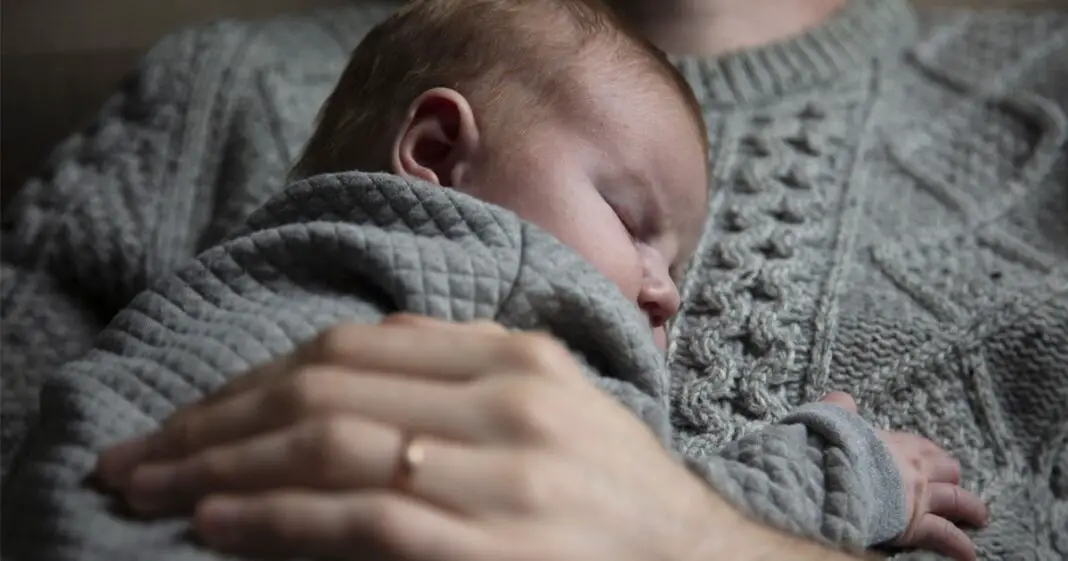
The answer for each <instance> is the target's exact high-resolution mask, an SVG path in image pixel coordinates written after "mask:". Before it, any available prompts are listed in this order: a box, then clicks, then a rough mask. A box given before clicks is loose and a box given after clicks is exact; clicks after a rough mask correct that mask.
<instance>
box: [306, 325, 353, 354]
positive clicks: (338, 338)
mask: <svg viewBox="0 0 1068 561" xmlns="http://www.w3.org/2000/svg"><path fill="white" fill-rule="evenodd" d="M358 329H359V327H358V326H356V325H351V324H340V325H335V326H333V327H329V328H327V329H325V330H324V331H322V332H321V333H319V335H317V336H316V337H315V339H313V340H312V342H311V344H310V349H309V350H310V354H311V356H312V357H313V359H314V360H318V361H322V362H327V363H333V362H340V361H342V360H344V358H345V357H346V356H348V354H349V347H350V346H351V345H352V341H353V339H354V338H356V337H358V336H359V334H358V333H357V330H358Z"/></svg>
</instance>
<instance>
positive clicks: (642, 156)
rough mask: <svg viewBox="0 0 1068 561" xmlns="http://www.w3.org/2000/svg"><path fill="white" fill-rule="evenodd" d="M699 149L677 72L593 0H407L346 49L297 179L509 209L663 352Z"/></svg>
mask: <svg viewBox="0 0 1068 561" xmlns="http://www.w3.org/2000/svg"><path fill="white" fill-rule="evenodd" d="M706 152H707V139H706V136H705V129H704V123H703V121H702V120H701V113H700V109H699V107H698V104H697V102H696V100H695V99H694V98H693V94H692V93H691V92H690V90H689V88H688V87H687V85H686V83H685V81H684V80H683V79H682V77H681V76H680V75H679V74H678V73H677V72H676V70H675V69H674V68H673V67H672V66H671V65H670V63H669V62H668V61H667V59H666V58H665V57H664V55H663V54H662V53H661V52H660V51H658V50H656V48H655V47H653V46H652V45H651V44H649V43H648V42H646V41H645V40H644V39H642V38H640V37H639V36H638V35H636V34H634V33H632V32H631V31H629V30H628V29H627V28H626V27H624V26H623V24H621V23H620V21H619V20H617V19H616V18H615V17H614V16H613V14H612V13H611V12H610V11H609V10H608V9H607V8H606V7H604V6H603V5H602V4H600V2H599V1H598V0H523V1H516V0H414V1H412V2H409V3H408V4H407V5H406V6H405V7H404V8H402V9H401V10H400V11H399V12H398V13H396V14H395V15H393V16H392V17H390V18H389V19H387V20H386V21H385V22H383V23H382V24H380V25H379V26H377V27H376V28H375V29H373V30H372V31H371V32H370V33H369V34H368V36H367V37H366V38H365V39H364V41H363V42H362V43H361V44H360V45H359V46H358V47H357V48H356V50H355V52H354V53H353V56H352V60H351V61H350V62H349V65H348V67H347V68H346V69H345V72H344V74H343V75H342V77H341V80H340V82H339V83H338V85H337V88H336V89H335V90H334V92H333V93H332V94H331V96H330V98H329V99H328V100H327V102H326V104H325V106H324V107H323V110H322V113H321V114H320V117H319V124H318V127H317V129H316V131H315V133H314V134H313V135H312V138H311V140H310V141H309V143H308V146H307V147H306V149H305V153H304V155H303V157H302V158H301V160H300V161H299V162H298V163H297V165H296V167H295V168H294V175H295V176H299V177H307V176H310V175H315V174H320V173H328V172H339V171H346V170H355V169H359V170H362V171H385V172H391V173H396V174H398V175H401V176H406V177H410V178H418V179H422V180H425V181H428V182H431V183H436V184H439V185H442V186H444V187H450V188H453V189H456V190H458V191H462V192H464V193H466V194H469V195H471V196H474V197H477V198H479V199H482V200H485V201H487V202H491V203H495V204H497V205H500V206H503V207H505V208H508V209H510V210H512V211H513V212H515V213H516V214H518V215H519V216H520V217H521V218H523V219H525V220H527V221H530V222H532V223H534V224H537V225H538V226H540V227H542V228H543V229H545V230H547V231H548V232H550V233H551V234H553V235H554V236H556V237H557V238H558V239H559V240H560V241H561V242H563V243H565V244H567V245H569V246H570V247H571V248H572V249H574V250H575V251H577V252H578V253H579V254H580V255H582V256H583V257H585V258H586V259H587V260H589V261H590V262H591V263H592V264H593V265H594V266H595V267H597V269H598V270H600V271H601V272H602V273H603V274H604V275H605V276H607V277H608V278H609V279H610V280H612V281H613V282H614V283H615V284H616V285H617V286H618V287H619V288H620V290H622V292H623V294H624V295H626V296H627V297H628V298H631V299H632V300H633V301H634V302H635V304H636V305H637V306H638V307H639V308H641V309H642V310H643V311H644V312H645V313H646V315H647V316H648V317H649V321H650V324H651V326H652V327H653V329H654V336H655V338H656V340H657V343H658V344H659V345H660V346H661V347H663V346H664V345H665V343H666V336H665V332H664V325H665V323H666V322H667V321H668V320H669V319H670V318H671V317H672V316H673V315H674V314H675V313H676V311H677V309H678V306H679V292H678V289H677V283H678V282H679V279H680V277H681V274H682V271H683V269H684V268H685V265H686V263H687V262H688V261H689V258H690V256H691V255H692V254H693V252H694V250H695V247H696V244H697V241H698V238H699V237H700V233H701V227H702V224H703V222H704V218H705V212H706V200H707V196H708V195H707V189H708V183H707V159H706Z"/></svg>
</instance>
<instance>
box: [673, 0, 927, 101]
mask: <svg viewBox="0 0 1068 561" xmlns="http://www.w3.org/2000/svg"><path fill="white" fill-rule="evenodd" d="M916 28H917V24H916V16H915V13H914V12H913V10H912V7H911V6H910V5H909V3H908V2H907V1H906V0H848V2H847V4H846V5H844V6H843V7H841V8H839V9H838V11H837V12H835V13H834V14H832V15H831V17H830V18H828V19H827V20H825V21H823V22H822V23H820V24H819V25H817V26H815V27H813V28H811V29H809V30H808V31H807V32H805V33H804V34H803V35H799V36H796V37H793V38H791V39H787V40H783V41H780V42H776V43H771V44H769V45H766V46H763V47H759V48H756V49H746V50H742V51H736V52H733V53H727V54H725V55H722V56H719V57H711V58H710V57H699V56H673V57H672V61H673V62H674V63H675V65H676V66H677V67H678V68H679V70H680V71H681V72H682V74H683V75H684V76H685V77H686V79H687V80H688V81H689V82H690V85H691V86H692V87H693V88H694V91H695V93H696V94H697V97H698V100H699V101H700V102H701V104H702V105H703V106H705V107H715V106H727V105H737V104H743V103H752V102H755V101H759V100H761V99H763V98H766V97H770V96H781V95H783V94H786V93H789V92H791V91H796V90H800V89H806V88H808V87H810V86H812V85H814V84H818V83H820V82H824V81H827V80H829V79H832V78H834V77H835V76H837V75H839V74H841V73H842V72H843V71H848V70H850V69H853V68H856V67H857V66H858V65H863V64H866V63H869V62H870V61H871V60H872V59H874V58H879V57H882V56H886V54H888V53H896V52H898V51H899V50H900V49H902V48H903V47H905V46H906V45H908V44H910V43H911V42H912V41H913V40H914V38H915V35H916Z"/></svg>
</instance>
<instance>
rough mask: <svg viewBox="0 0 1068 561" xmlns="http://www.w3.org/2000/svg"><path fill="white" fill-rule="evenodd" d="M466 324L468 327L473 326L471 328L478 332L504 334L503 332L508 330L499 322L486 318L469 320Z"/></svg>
mask: <svg viewBox="0 0 1068 561" xmlns="http://www.w3.org/2000/svg"><path fill="white" fill-rule="evenodd" d="M467 325H468V326H469V327H471V328H473V329H476V330H478V331H480V332H483V333H487V334H505V333H508V330H507V329H505V328H504V326H502V325H501V324H499V323H497V322H495V321H492V320H488V319H476V320H474V321H472V322H469V323H468V324H467Z"/></svg>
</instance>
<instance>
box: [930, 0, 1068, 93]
mask: <svg viewBox="0 0 1068 561" xmlns="http://www.w3.org/2000/svg"><path fill="white" fill-rule="evenodd" d="M1050 4H1052V3H1050ZM920 16H921V17H920V22H921V35H920V37H921V39H920V41H919V42H918V43H917V45H916V46H915V49H914V54H915V59H916V61H918V62H920V63H921V64H925V65H928V66H930V67H932V68H933V69H935V70H939V71H942V70H945V71H949V72H950V73H951V74H952V75H954V76H958V77H960V78H962V79H965V80H966V81H967V82H968V83H969V85H973V86H975V85H981V86H982V88H983V89H986V90H987V91H990V92H1006V91H1009V90H1014V91H1027V92H1029V93H1031V94H1034V95H1036V96H1038V97H1042V98H1046V99H1049V100H1051V101H1054V102H1056V103H1057V104H1058V105H1060V108H1061V109H1062V110H1064V111H1068V10H1065V9H1064V8H1059V9H1053V8H1047V9H1029V10H1019V9H945V10H928V11H921V12H920Z"/></svg>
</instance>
